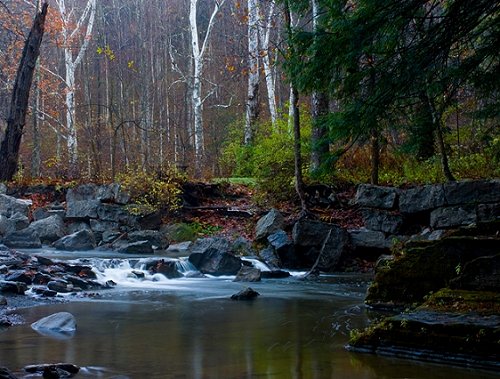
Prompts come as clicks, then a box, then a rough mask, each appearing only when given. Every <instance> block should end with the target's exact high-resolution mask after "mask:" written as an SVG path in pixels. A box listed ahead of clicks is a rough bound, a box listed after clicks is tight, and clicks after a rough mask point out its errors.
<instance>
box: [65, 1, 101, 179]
mask: <svg viewBox="0 0 500 379" xmlns="http://www.w3.org/2000/svg"><path fill="white" fill-rule="evenodd" d="M56 4H57V6H58V8H59V13H60V16H61V20H62V38H63V49H64V68H65V76H64V84H65V86H66V96H65V100H66V143H67V148H68V156H69V167H70V174H71V175H75V174H76V173H77V170H78V136H77V130H76V123H75V72H76V69H77V67H78V65H79V64H80V63H81V62H82V59H83V57H84V55H85V52H86V51H87V48H88V45H89V41H90V38H91V34H92V29H93V27H94V20H95V14H96V0H88V1H87V4H86V6H85V8H84V10H83V12H82V14H81V15H80V18H79V19H78V20H76V21H75V9H70V10H68V9H67V7H66V0H56ZM83 29H85V32H83ZM82 34H83V42H81V44H80V47H79V48H75V43H76V41H77V40H79V37H80V36H81V35H82Z"/></svg>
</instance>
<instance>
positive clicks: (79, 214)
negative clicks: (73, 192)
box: [66, 200, 101, 220]
mask: <svg viewBox="0 0 500 379" xmlns="http://www.w3.org/2000/svg"><path fill="white" fill-rule="evenodd" d="M100 205H101V202H100V201H99V200H74V201H68V202H67V209H66V219H70V220H71V219H77V220H88V219H91V218H97V217H98V215H97V209H98V208H99V207H100Z"/></svg>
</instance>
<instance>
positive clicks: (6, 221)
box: [0, 214, 16, 236]
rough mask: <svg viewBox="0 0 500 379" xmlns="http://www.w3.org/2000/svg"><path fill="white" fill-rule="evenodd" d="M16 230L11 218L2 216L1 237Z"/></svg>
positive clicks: (0, 217)
mask: <svg viewBox="0 0 500 379" xmlns="http://www.w3.org/2000/svg"><path fill="white" fill-rule="evenodd" d="M15 230H16V224H15V223H14V221H12V220H11V219H10V218H9V217H6V216H4V215H1V214H0V235H1V236H4V235H6V234H9V233H12V232H14V231H15Z"/></svg>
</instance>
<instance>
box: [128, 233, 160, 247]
mask: <svg viewBox="0 0 500 379" xmlns="http://www.w3.org/2000/svg"><path fill="white" fill-rule="evenodd" d="M128 240H129V242H131V243H133V242H138V241H148V242H149V243H150V245H151V247H152V248H153V250H165V249H166V248H167V247H168V240H167V238H166V237H165V235H164V234H163V233H161V232H159V231H157V230H137V231H134V232H131V233H129V234H128Z"/></svg>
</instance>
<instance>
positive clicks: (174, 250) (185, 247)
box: [167, 241, 192, 257]
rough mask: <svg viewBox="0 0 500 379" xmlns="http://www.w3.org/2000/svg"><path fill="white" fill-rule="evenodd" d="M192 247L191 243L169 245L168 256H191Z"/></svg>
mask: <svg viewBox="0 0 500 379" xmlns="http://www.w3.org/2000/svg"><path fill="white" fill-rule="evenodd" d="M191 245H192V242H191V241H185V242H181V243H175V244H172V245H169V246H168V248H167V255H168V256H175V257H186V256H188V255H189V251H190V249H191Z"/></svg>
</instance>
